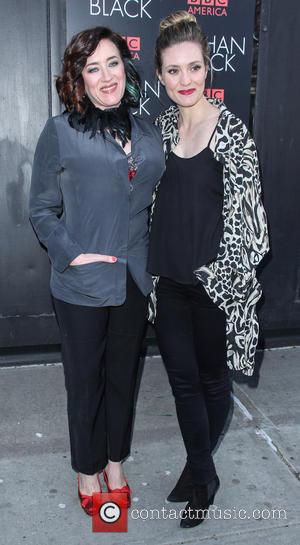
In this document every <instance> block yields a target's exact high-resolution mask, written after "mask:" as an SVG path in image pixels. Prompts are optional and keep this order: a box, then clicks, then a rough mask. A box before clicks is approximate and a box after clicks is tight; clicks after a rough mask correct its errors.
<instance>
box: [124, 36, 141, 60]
mask: <svg viewBox="0 0 300 545" xmlns="http://www.w3.org/2000/svg"><path fill="white" fill-rule="evenodd" d="M122 38H123V39H124V40H125V41H126V43H127V45H128V49H129V51H130V53H131V57H132V59H133V60H134V61H140V60H141V58H140V51H141V37H140V36H122Z"/></svg>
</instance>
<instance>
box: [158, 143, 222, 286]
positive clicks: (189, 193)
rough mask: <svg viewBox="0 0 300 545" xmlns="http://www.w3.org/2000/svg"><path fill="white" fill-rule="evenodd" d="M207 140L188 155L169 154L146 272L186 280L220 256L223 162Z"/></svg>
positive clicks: (181, 280) (159, 193) (184, 281)
mask: <svg viewBox="0 0 300 545" xmlns="http://www.w3.org/2000/svg"><path fill="white" fill-rule="evenodd" d="M212 136H213V135H212ZM210 141H211V138H210ZM209 143H210V142H209ZM209 143H208V145H207V147H206V148H204V149H203V150H202V151H201V152H200V153H198V154H197V155H195V156H193V157H190V158H187V159H186V158H182V157H179V156H178V155H176V154H175V153H173V152H171V153H170V154H169V156H168V159H167V162H166V170H165V172H164V175H163V177H162V179H161V183H160V186H159V189H158V194H157V196H156V199H157V200H156V203H155V209H154V213H153V218H152V226H151V233H150V246H149V259H148V271H149V272H151V273H152V274H154V275H157V276H166V277H168V278H171V279H173V280H175V281H177V282H181V283H184V284H191V283H194V282H195V281H196V277H195V275H194V274H193V271H194V270H195V269H197V268H199V267H201V266H202V265H205V264H206V263H208V262H209V261H211V260H213V259H215V258H216V256H217V253H218V249H219V245H220V240H221V236H222V233H223V217H222V209H223V165H222V164H221V163H219V162H218V161H217V160H216V159H215V158H214V155H213V151H212V150H211V148H210V147H209Z"/></svg>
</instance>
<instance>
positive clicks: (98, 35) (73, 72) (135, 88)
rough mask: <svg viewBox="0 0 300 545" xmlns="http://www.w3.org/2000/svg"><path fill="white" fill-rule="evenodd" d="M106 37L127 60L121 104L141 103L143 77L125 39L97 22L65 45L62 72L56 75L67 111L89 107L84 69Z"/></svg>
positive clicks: (83, 110) (61, 98)
mask: <svg viewBox="0 0 300 545" xmlns="http://www.w3.org/2000/svg"><path fill="white" fill-rule="evenodd" d="M103 39H108V40H110V41H111V42H112V43H113V44H115V46H116V47H117V48H118V50H119V53H120V56H121V59H122V60H123V63H124V67H125V74H126V87H125V93H124V96H123V98H122V104H124V105H127V106H130V107H136V106H138V103H139V99H140V96H141V79H140V76H139V74H138V72H137V70H136V68H135V67H134V65H133V62H132V59H131V54H130V51H129V49H128V46H127V43H126V41H125V40H124V38H122V36H121V35H120V34H118V33H117V32H113V31H112V30H111V29H110V28H106V27H101V26H98V27H95V28H88V29H87V30H83V31H82V32H79V33H78V34H75V36H73V38H72V39H71V41H70V43H69V44H68V45H67V47H66V50H65V53H64V58H63V66H62V72H61V74H60V75H59V76H58V77H57V79H56V90H57V92H58V95H59V98H60V100H61V101H62V102H63V103H64V105H65V107H66V109H67V111H68V112H75V111H76V112H78V113H84V112H85V110H86V108H87V104H86V102H85V96H84V95H85V90H84V81H83V77H82V75H81V73H82V70H83V68H84V67H85V65H86V61H87V58H88V57H89V56H90V55H92V53H93V52H94V51H95V49H96V47H97V45H98V44H99V42H100V40H103Z"/></svg>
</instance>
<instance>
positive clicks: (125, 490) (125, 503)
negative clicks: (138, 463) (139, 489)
mask: <svg viewBox="0 0 300 545" xmlns="http://www.w3.org/2000/svg"><path fill="white" fill-rule="evenodd" d="M103 477H104V480H105V483H106V486H107V490H108V492H113V493H120V494H124V496H123V497H124V499H123V500H122V501H121V502H120V503H121V507H127V508H129V507H130V505H131V489H130V488H129V485H128V482H127V480H126V479H125V481H126V484H125V485H124V486H122V487H121V488H111V487H110V486H109V483H108V477H107V473H106V471H105V469H103Z"/></svg>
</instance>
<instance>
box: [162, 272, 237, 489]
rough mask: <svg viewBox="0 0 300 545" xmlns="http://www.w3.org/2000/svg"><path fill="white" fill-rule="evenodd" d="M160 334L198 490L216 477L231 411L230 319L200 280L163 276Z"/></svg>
mask: <svg viewBox="0 0 300 545" xmlns="http://www.w3.org/2000/svg"><path fill="white" fill-rule="evenodd" d="M155 329H156V335H157V341H158V345H159V349H160V352H161V355H162V358H163V361H164V363H165V366H166V370H167V373H168V377H169V382H170V385H171V388H172V392H173V395H174V398H175V405H176V412H177V417H178V422H179V426H180V430H181V433H182V437H183V441H184V444H185V448H186V451H187V462H188V465H189V467H190V469H191V472H192V476H193V482H194V485H201V484H206V483H208V482H209V481H210V480H211V479H213V478H214V477H215V475H216V469H215V465H214V461H213V457H212V451H213V449H214V447H215V446H216V444H217V441H218V439H219V436H220V434H221V432H222V430H223V428H224V424H225V421H226V418H227V415H228V411H229V407H230V398H231V396H230V391H231V384H230V379H229V370H228V366H227V363H226V319H225V312H224V311H223V310H222V309H220V308H219V307H218V306H217V305H216V304H215V303H214V302H213V301H212V299H211V298H210V297H209V295H208V294H207V293H206V291H205V288H204V286H203V285H202V283H201V282H200V281H199V282H197V283H196V284H195V285H192V284H181V283H178V282H175V281H174V280H171V279H169V278H166V277H160V279H159V282H158V285H157V317H156V321H155Z"/></svg>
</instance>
